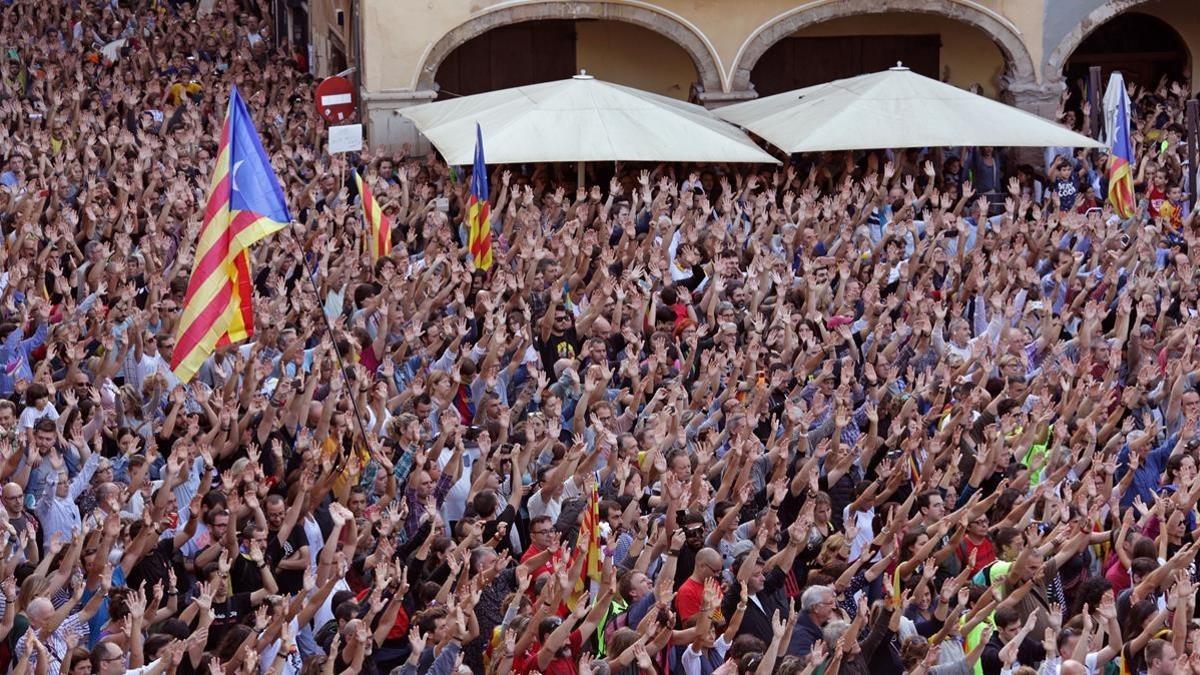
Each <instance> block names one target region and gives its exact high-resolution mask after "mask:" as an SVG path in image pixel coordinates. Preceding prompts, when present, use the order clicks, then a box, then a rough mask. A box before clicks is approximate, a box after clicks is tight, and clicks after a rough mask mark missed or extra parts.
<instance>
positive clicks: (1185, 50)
mask: <svg viewBox="0 0 1200 675" xmlns="http://www.w3.org/2000/svg"><path fill="white" fill-rule="evenodd" d="M313 2H314V3H316V4H321V3H325V4H329V5H331V6H332V5H339V6H341V5H345V6H346V7H345V11H346V12H347V13H348V14H347V15H353V19H354V22H355V23H354V25H353V26H352V28H343V30H353V31H356V32H357V34H358V35H360V36H361V38H362V44H361V63H358V64H357V65H358V66H359V69H360V70H359V73H358V75H359V78H360V79H359V82H360V83H361V86H362V101H363V118H364V122H365V123H366V125H367V130H368V135H369V138H370V141H371V143H372V144H374V145H376V146H387V147H398V146H400V145H402V144H405V143H407V144H410V145H412V146H413V148H414V149H417V148H420V147H421V142H420V139H419V138H418V136H417V134H416V133H415V130H414V129H413V128H412V126H411V125H410V124H409V123H408V122H407V121H406V120H405V118H403V117H402V116H401V115H399V114H398V111H399V110H400V109H401V108H404V107H406V106H410V105H414V104H418V103H424V102H427V101H431V100H437V99H439V98H445V97H449V96H459V95H466V94H472V93H478V92H480V91H487V90H491V89H499V88H504V87H510V86H517V85H522V84H531V83H534V82H541V81H547V80H553V79H559V78H563V77H567V76H569V75H571V74H573V73H575V72H577V71H578V70H580V69H585V70H587V71H588V72H589V73H592V74H594V75H596V76H597V77H599V78H601V79H606V80H609V81H613V82H618V83H621V84H628V85H631V86H635V87H639V88H642V89H646V90H649V91H654V92H657V93H661V94H665V95H668V96H674V97H676V98H681V99H688V100H692V101H695V102H698V103H701V104H703V105H706V106H708V107H717V106H720V105H725V104H728V103H731V102H735V101H741V100H746V99H749V98H753V97H756V96H759V95H766V94H772V93H777V92H779V91H786V90H788V89H792V88H796V87H799V86H804V85H807V84H815V83H817V82H823V81H827V80H830V79H836V78H838V77H848V76H852V75H857V74H860V73H864V72H872V71H876V70H881V69H883V68H886V67H888V66H890V65H894V64H895V63H896V62H897V61H902V62H904V64H905V65H907V66H909V67H910V68H913V69H914V70H916V71H918V72H922V73H924V74H927V75H930V76H934V77H939V78H941V79H943V80H946V81H948V82H951V83H953V84H955V85H958V86H962V87H973V88H977V89H978V90H979V91H980V92H981V93H983V94H985V95H988V96H993V97H998V98H1001V99H1003V100H1006V101H1008V102H1010V103H1013V104H1014V105H1017V106H1019V107H1022V108H1024V109H1026V110H1030V111H1033V112H1037V113H1039V114H1042V115H1045V116H1053V115H1054V114H1055V112H1056V110H1057V109H1058V108H1059V105H1060V96H1061V95H1062V94H1063V92H1068V94H1069V97H1070V98H1069V102H1068V104H1067V105H1068V106H1077V105H1078V103H1079V101H1080V100H1081V95H1080V93H1079V92H1080V84H1081V82H1082V80H1083V78H1085V77H1086V74H1087V72H1088V68H1089V66H1092V65H1098V66H1101V67H1102V68H1103V69H1104V71H1105V77H1107V73H1108V71H1111V70H1114V69H1116V70H1121V71H1122V72H1123V73H1125V75H1126V79H1127V80H1129V81H1131V82H1134V83H1136V84H1139V85H1147V84H1150V85H1153V84H1155V83H1156V82H1157V80H1158V78H1160V77H1162V76H1164V75H1166V76H1170V77H1175V78H1190V74H1191V72H1192V66H1193V63H1194V57H1193V54H1197V53H1198V51H1197V50H1200V11H1197V0H507V1H503V2H494V1H491V0H313ZM331 13H332V12H329V11H327V12H325V14H326V15H330V14H331ZM318 33H320V34H321V35H324V36H328V35H330V34H331V32H330V31H329V30H327V29H326V28H325V27H321V28H317V27H316V21H315V20H314V28H313V34H314V40H315V36H316V35H317V34H318ZM344 39H345V42H346V45H347V48H348V45H349V43H350V40H349V39H348V38H344ZM328 42H329V43H330V44H332V43H333V42H334V39H333V38H328ZM321 70H322V71H323V70H328V69H327V68H323V69H321ZM321 74H327V73H321ZM1194 84H1195V83H1194V82H1193V86H1194Z"/></svg>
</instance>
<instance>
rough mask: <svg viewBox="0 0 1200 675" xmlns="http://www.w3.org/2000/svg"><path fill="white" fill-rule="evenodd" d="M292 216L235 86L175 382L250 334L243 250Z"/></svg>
mask: <svg viewBox="0 0 1200 675" xmlns="http://www.w3.org/2000/svg"><path fill="white" fill-rule="evenodd" d="M291 219H292V217H291V214H290V213H289V212H288V208H287V202H286V200H285V199H284V196H283V188H282V187H280V185H279V180H278V179H277V178H276V177H275V172H274V171H273V170H272V169H271V163H270V161H268V159H267V153H266V151H265V150H263V146H262V142H261V141H260V140H259V138H258V133H257V132H256V131H255V130H254V121H253V120H252V119H251V117H250V111H249V110H248V109H247V108H246V103H245V101H243V100H242V97H241V95H240V94H239V93H238V90H237V87H234V88H233V91H232V92H231V93H230V95H229V109H228V110H227V111H226V113H225V123H224V125H223V126H222V127H221V141H220V146H219V147H218V149H217V164H216V169H215V170H214V171H213V177H212V183H211V185H210V186H209V190H208V200H207V202H206V204H205V207H204V224H203V225H202V226H201V227H200V234H199V237H198V239H197V242H196V258H195V262H194V263H193V265H192V276H191V280H190V281H189V282H188V288H187V295H185V296H184V301H183V315H182V317H181V318H180V321H179V327H178V328H177V329H176V334H175V352H174V354H173V356H172V358H171V369H172V370H173V371H175V375H176V376H177V377H178V378H179V379H180V380H182V381H184V382H187V381H189V380H191V379H192V376H193V375H195V374H196V371H197V370H199V369H200V365H201V364H202V363H204V360H205V359H207V358H208V356H209V355H210V354H212V352H213V350H214V349H216V347H217V346H219V345H223V344H228V343H232V342H238V341H240V340H245V339H246V338H248V337H250V336H251V335H253V334H254V308H253V306H252V304H251V289H252V279H251V275H250V251H249V249H250V246H252V245H253V244H254V242H256V241H258V240H259V239H262V238H263V237H265V236H267V235H269V234H272V233H274V232H277V231H279V230H281V229H283V228H284V227H286V226H287V224H288V223H289V222H291Z"/></svg>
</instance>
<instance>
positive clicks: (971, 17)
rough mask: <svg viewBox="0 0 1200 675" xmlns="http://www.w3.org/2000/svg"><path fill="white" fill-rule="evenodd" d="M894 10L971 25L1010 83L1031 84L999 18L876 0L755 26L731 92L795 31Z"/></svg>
mask: <svg viewBox="0 0 1200 675" xmlns="http://www.w3.org/2000/svg"><path fill="white" fill-rule="evenodd" d="M892 12H915V13H920V14H936V15H939V16H943V17H946V18H949V19H954V20H955V21H961V22H963V23H965V24H967V25H970V26H974V27H976V28H978V29H980V30H982V31H983V32H984V33H986V34H987V35H988V36H990V37H991V38H992V40H993V41H995V43H996V45H997V46H998V47H999V48H1000V51H1001V52H1002V53H1003V54H1004V59H1005V62H1006V63H1007V72H1006V73H1005V75H1006V77H1007V78H1008V79H1009V80H1017V81H1022V82H1033V81H1034V80H1035V75H1036V69H1035V68H1034V65H1033V57H1032V56H1030V55H1029V50H1028V49H1027V48H1026V47H1025V42H1024V41H1023V40H1022V39H1021V35H1020V31H1019V30H1018V29H1017V27H1016V26H1015V25H1013V23H1012V22H1011V21H1009V20H1008V19H1006V18H1004V17H1003V16H1002V15H1000V14H998V13H996V12H993V11H991V10H988V9H986V8H982V7H979V6H978V5H976V4H974V3H969V4H968V3H964V2H957V1H955V0H876V1H875V2H873V3H870V4H865V5H864V4H863V3H850V2H819V3H817V4H815V6H813V5H810V6H808V7H800V8H797V9H794V10H791V11H790V12H788V13H785V14H782V15H780V16H777V17H775V18H774V19H772V20H771V21H769V22H767V23H765V24H763V25H762V26H759V27H758V29H756V30H755V31H754V33H753V34H752V35H751V36H750V37H749V38H747V40H746V42H744V43H743V44H742V47H741V49H739V50H738V54H737V56H736V57H735V58H734V64H733V72H732V74H731V76H730V79H731V80H732V89H733V90H734V91H740V90H746V89H749V88H750V86H751V83H750V73H751V71H753V70H754V65H755V64H756V63H758V60H759V58H761V57H762V55H763V54H764V53H765V52H766V51H767V50H768V49H770V48H771V46H772V45H774V44H775V43H776V42H779V41H780V40H782V39H783V38H785V37H787V36H789V35H791V34H793V33H795V32H796V31H798V30H800V29H802V28H806V27H808V26H812V25H815V24H819V23H823V22H825V21H830V20H833V19H841V18H844V17H849V16H858V15H862V14H886V13H892Z"/></svg>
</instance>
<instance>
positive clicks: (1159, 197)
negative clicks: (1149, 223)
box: [1146, 187, 1167, 218]
mask: <svg viewBox="0 0 1200 675" xmlns="http://www.w3.org/2000/svg"><path fill="white" fill-rule="evenodd" d="M1146 200H1147V201H1148V202H1149V207H1150V208H1149V209H1148V210H1149V211H1150V217H1151V218H1157V217H1158V209H1159V207H1161V206H1162V203H1163V202H1164V201H1166V200H1167V193H1165V192H1163V191H1162V190H1159V189H1158V188H1157V187H1151V188H1150V189H1149V190H1146Z"/></svg>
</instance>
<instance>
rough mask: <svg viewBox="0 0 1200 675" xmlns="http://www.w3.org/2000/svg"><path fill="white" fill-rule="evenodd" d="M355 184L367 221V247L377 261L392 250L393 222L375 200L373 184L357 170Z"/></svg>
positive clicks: (372, 259) (364, 217) (372, 258)
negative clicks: (372, 189)
mask: <svg viewBox="0 0 1200 675" xmlns="http://www.w3.org/2000/svg"><path fill="white" fill-rule="evenodd" d="M354 184H355V185H356V186H358V198H359V199H360V200H362V208H363V219H364V220H366V221H367V230H368V232H367V249H368V250H370V252H371V262H376V261H377V260H379V259H380V258H382V257H383V256H385V255H387V254H389V253H391V252H392V223H391V222H390V221H389V220H388V218H387V216H385V215H383V208H382V207H380V206H379V202H378V201H376V200H375V195H374V193H372V192H371V186H370V185H367V183H366V181H364V180H363V179H362V176H360V175H358V171H357V170H355V171H354Z"/></svg>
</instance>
